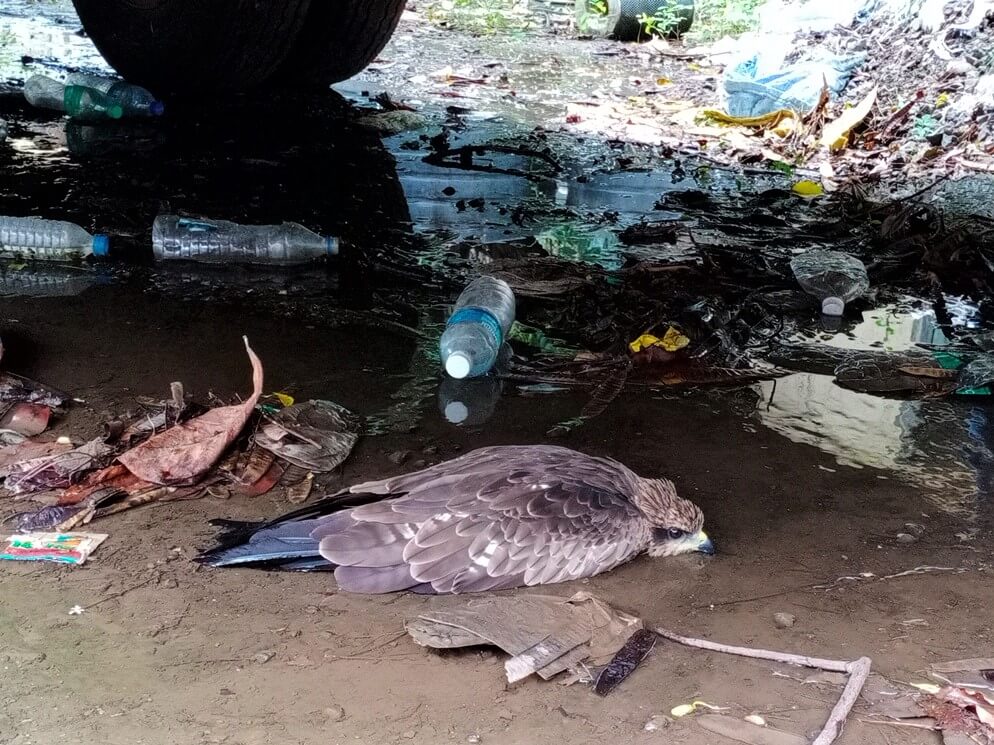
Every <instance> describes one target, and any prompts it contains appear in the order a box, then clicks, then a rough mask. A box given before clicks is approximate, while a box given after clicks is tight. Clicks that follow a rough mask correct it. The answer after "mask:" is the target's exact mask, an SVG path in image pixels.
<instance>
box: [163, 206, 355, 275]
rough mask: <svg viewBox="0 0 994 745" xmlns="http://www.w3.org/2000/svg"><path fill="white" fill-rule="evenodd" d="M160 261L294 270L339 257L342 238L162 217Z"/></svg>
mask: <svg viewBox="0 0 994 745" xmlns="http://www.w3.org/2000/svg"><path fill="white" fill-rule="evenodd" d="M152 250H153V252H154V253H155V258H156V259H160V260H162V259H185V260H187V261H200V262H204V263H209V264H269V265H274V266H291V265H293V264H306V263H309V262H312V261H316V260H318V259H322V258H325V257H328V256H337V255H338V239H337V238H329V237H325V236H321V235H318V234H317V233H314V232H312V231H310V230H308V229H307V228H305V227H304V226H303V225H298V224H297V223H295V222H285V223H283V224H282V225H239V224H238V223H234V222H228V221H226V220H208V219H201V218H192V217H179V216H177V215H160V216H159V217H157V218H155V223H153V225H152Z"/></svg>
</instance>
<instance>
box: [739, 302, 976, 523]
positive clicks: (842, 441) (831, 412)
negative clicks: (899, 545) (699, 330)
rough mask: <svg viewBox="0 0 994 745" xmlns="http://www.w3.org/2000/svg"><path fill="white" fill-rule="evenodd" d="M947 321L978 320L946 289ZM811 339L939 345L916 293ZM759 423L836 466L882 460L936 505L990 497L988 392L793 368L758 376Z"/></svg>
mask: <svg viewBox="0 0 994 745" xmlns="http://www.w3.org/2000/svg"><path fill="white" fill-rule="evenodd" d="M946 308H947V311H948V312H949V313H950V316H951V319H952V323H953V325H954V326H962V327H966V328H972V327H975V325H976V319H977V308H976V307H975V306H973V305H971V304H970V303H968V302H965V301H961V300H958V299H953V298H949V299H948V300H947V303H946ZM818 342H819V343H821V344H826V345H829V346H832V347H836V348H841V349H862V350H866V349H876V350H881V349H882V350H886V351H893V352H900V351H903V350H909V349H913V348H915V347H916V345H918V344H928V345H935V346H942V345H944V344H947V343H948V341H947V338H946V335H945V334H944V333H943V332H942V329H941V328H940V326H939V322H938V319H937V318H936V314H935V311H934V310H933V309H932V308H931V307H929V306H927V305H925V304H923V303H918V302H915V301H908V302H902V303H899V304H894V305H889V306H884V307H881V308H876V309H874V310H872V311H867V312H865V313H864V314H863V320H862V321H861V322H860V323H858V324H856V325H855V326H854V327H853V328H851V329H849V330H848V331H847V332H846V333H836V334H828V333H825V334H821V335H820V336H819V338H818ZM757 390H759V392H760V393H761V395H762V399H763V402H762V403H761V404H760V406H759V409H758V414H757V415H758V418H759V420H760V422H762V424H764V425H765V426H766V427H769V428H770V429H772V430H774V431H775V432H778V433H779V434H781V435H783V436H784V437H786V438H788V439H789V440H792V441H794V442H800V443H805V444H808V445H813V446H814V447H817V448H819V449H820V450H822V451H824V452H826V453H829V454H831V455H832V456H834V457H835V459H836V461H837V462H838V463H840V464H841V465H846V466H852V467H855V468H863V467H867V468H880V469H885V470H887V471H888V474H887V476H889V477H892V478H899V479H901V480H904V481H906V482H908V483H911V484H913V485H915V486H918V487H920V488H922V489H923V491H924V496H925V497H926V499H927V500H928V501H929V502H930V503H931V504H933V505H934V506H935V507H936V508H938V509H940V510H942V511H943V512H946V513H950V514H956V515H960V516H966V517H976V516H977V515H978V514H979V513H981V512H983V511H984V507H983V505H984V504H988V505H989V504H990V501H991V497H992V491H991V490H992V482H994V476H992V473H994V471H992V466H994V433H992V429H991V422H990V418H989V415H988V412H987V410H988V404H987V403H986V399H979V398H978V399H977V402H976V403H974V402H973V401H970V400H968V399H967V400H964V398H963V397H960V398H958V399H932V400H927V399H926V400H915V401H911V400H900V399H896V398H887V397H884V396H876V395H870V394H866V393H860V392H857V391H852V390H847V389H845V388H842V387H840V386H838V385H836V384H835V383H834V382H833V379H832V377H831V376H826V375H815V374H810V373H799V374H795V375H791V376H790V377H787V378H781V379H779V380H776V381H768V382H763V383H760V384H758V386H757Z"/></svg>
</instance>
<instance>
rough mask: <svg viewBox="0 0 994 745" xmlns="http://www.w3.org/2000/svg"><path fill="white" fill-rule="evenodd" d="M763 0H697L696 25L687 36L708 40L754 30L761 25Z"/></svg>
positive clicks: (702, 40) (695, 8)
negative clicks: (760, 16)
mask: <svg viewBox="0 0 994 745" xmlns="http://www.w3.org/2000/svg"><path fill="white" fill-rule="evenodd" d="M763 2H764V0H697V2H696V4H695V6H694V26H693V28H692V29H691V32H690V33H688V34H687V36H688V37H692V38H693V40H694V41H697V42H706V41H714V40H716V39H720V38H721V37H723V36H735V35H737V34H743V33H745V32H746V31H752V30H754V29H755V28H757V26H758V25H759V8H760V7H761V6H762V5H763Z"/></svg>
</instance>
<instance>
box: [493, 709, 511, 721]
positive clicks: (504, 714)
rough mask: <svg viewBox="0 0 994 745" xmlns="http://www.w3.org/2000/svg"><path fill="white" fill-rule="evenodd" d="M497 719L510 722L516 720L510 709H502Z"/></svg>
mask: <svg viewBox="0 0 994 745" xmlns="http://www.w3.org/2000/svg"><path fill="white" fill-rule="evenodd" d="M497 718H498V719H504V720H506V721H508V722H510V721H511V720H512V719H514V713H513V712H512V711H511V710H510V709H501V710H500V711H498V712H497Z"/></svg>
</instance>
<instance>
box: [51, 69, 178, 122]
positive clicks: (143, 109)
mask: <svg viewBox="0 0 994 745" xmlns="http://www.w3.org/2000/svg"><path fill="white" fill-rule="evenodd" d="M66 85H79V86H83V87H85V88H92V89H93V90H96V91H100V92H101V93H103V94H104V95H105V96H107V98H109V99H110V100H111V101H113V102H114V103H116V104H118V105H119V106H120V107H121V109H122V111H123V114H124V116H162V115H163V113H165V110H166V107H165V104H163V103H162V101H160V100H159V99H157V98H156V97H155V96H154V95H152V93H151V92H150V91H148V90H146V89H145V88H142V87H141V86H140V85H134V84H133V83H126V82H125V81H123V80H121V79H119V78H108V77H105V76H103V75H88V74H86V73H82V72H74V73H71V74H70V75H69V76H68V77H67V78H66Z"/></svg>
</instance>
